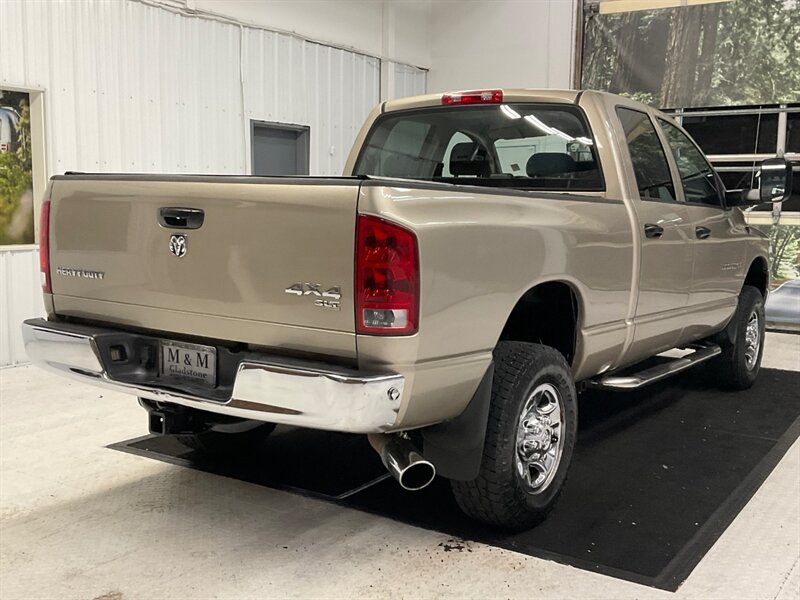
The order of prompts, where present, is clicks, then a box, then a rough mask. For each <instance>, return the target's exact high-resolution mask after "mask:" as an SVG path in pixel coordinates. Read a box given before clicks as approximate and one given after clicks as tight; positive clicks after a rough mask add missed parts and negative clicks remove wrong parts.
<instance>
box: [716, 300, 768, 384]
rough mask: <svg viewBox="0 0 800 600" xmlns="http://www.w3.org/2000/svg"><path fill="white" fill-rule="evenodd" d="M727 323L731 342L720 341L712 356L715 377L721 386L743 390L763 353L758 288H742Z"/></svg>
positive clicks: (749, 382) (762, 308) (750, 379)
mask: <svg viewBox="0 0 800 600" xmlns="http://www.w3.org/2000/svg"><path fill="white" fill-rule="evenodd" d="M731 325H732V326H733V327H734V331H735V332H736V333H735V335H734V336H733V342H728V343H723V344H722V354H721V355H720V356H719V357H718V358H717V359H716V366H717V370H718V375H719V381H720V385H721V386H722V387H724V388H727V389H731V390H746V389H747V388H749V387H751V386H752V385H753V383H755V381H756V377H757V376H758V371H759V369H760V368H761V356H762V355H763V353H764V335H765V329H766V328H765V319H764V298H763V296H762V295H761V292H760V291H759V290H758V289H756V288H754V287H753V286H750V285H746V286H744V287H743V288H742V291H741V293H740V294H739V302H738V304H737V306H736V312H735V313H734V315H733V321H732V323H731Z"/></svg>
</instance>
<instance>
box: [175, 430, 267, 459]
mask: <svg viewBox="0 0 800 600" xmlns="http://www.w3.org/2000/svg"><path fill="white" fill-rule="evenodd" d="M274 429H275V424H274V423H263V424H259V425H256V426H255V427H253V428H252V429H247V430H245V431H237V432H227V431H216V430H214V429H209V430H208V431H203V432H200V433H195V434H182V435H177V436H176V438H177V439H178V441H179V442H180V443H181V444H183V445H184V446H186V447H187V448H191V449H192V450H197V451H198V452H202V453H203V454H207V455H209V456H219V457H224V458H236V457H245V456H248V455H249V454H251V453H253V452H254V451H255V450H257V449H258V447H259V446H260V445H261V444H262V443H263V442H264V440H265V439H267V437H268V436H269V434H271V433H272V431H273V430H274Z"/></svg>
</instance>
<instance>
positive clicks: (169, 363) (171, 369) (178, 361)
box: [161, 342, 217, 387]
mask: <svg viewBox="0 0 800 600" xmlns="http://www.w3.org/2000/svg"><path fill="white" fill-rule="evenodd" d="M161 376H162V377H175V378H179V379H184V380H187V381H192V382H194V383H202V384H205V385H207V386H209V387H214V386H215V385H216V383H217V350H216V348H214V347H213V346H201V345H200V344H184V343H183V342H161Z"/></svg>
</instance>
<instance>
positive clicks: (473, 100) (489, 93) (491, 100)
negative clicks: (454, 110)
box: [442, 90, 503, 106]
mask: <svg viewBox="0 0 800 600" xmlns="http://www.w3.org/2000/svg"><path fill="white" fill-rule="evenodd" d="M502 101H503V90H472V91H470V92H449V93H447V94H444V95H443V96H442V104H444V105H445V106H449V105H451V104H500V103H501V102H502Z"/></svg>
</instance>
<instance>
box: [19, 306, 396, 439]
mask: <svg viewBox="0 0 800 600" xmlns="http://www.w3.org/2000/svg"><path fill="white" fill-rule="evenodd" d="M22 335H23V339H24V342H25V350H26V352H27V353H28V357H29V358H30V359H31V361H32V362H33V363H34V364H36V365H38V366H41V367H44V368H46V369H49V370H51V371H56V372H58V373H61V374H63V375H67V376H69V377H72V378H74V379H79V380H81V381H85V382H86V383H90V384H93V385H98V386H102V387H105V388H111V389H114V390H117V391H119V392H125V393H129V394H135V395H136V396H139V397H141V398H147V399H150V400H155V401H157V402H166V403H172V404H180V405H183V406H189V407H192V408H197V409H200V410H205V411H209V412H214V413H219V414H224V415H229V416H233V417H240V418H243V419H255V420H259V421H268V422H271V423H282V424H286V425H297V426H300V427H309V428H312V429H327V430H331V431H342V432H351V433H378V432H384V431H387V430H390V429H391V428H392V426H393V425H394V423H395V422H396V421H397V414H398V411H399V409H400V403H401V401H402V398H403V388H404V383H405V379H404V377H403V376H402V375H399V374H396V373H362V372H360V371H356V370H354V369H347V368H343V367H333V366H329V365H325V364H322V363H316V362H312V361H303V360H298V359H287V358H284V357H278V356H269V355H264V354H255V353H242V357H241V358H234V359H231V360H234V361H235V374H234V376H233V381H232V385H231V386H230V387H231V391H230V393H229V394H227V397H224V398H219V397H217V398H212V397H204V394H202V393H199V392H197V391H196V389H195V390H192V391H186V390H181V389H179V388H176V387H172V386H167V385H165V384H164V383H163V382H161V383H160V382H159V380H158V373H157V368H155V367H153V366H150V367H146V366H145V367H141V366H140V365H138V364H136V365H133V366H132V367H131V369H129V371H128V372H127V373H126V375H125V376H123V377H121V376H120V375H119V374H116V373H115V372H113V371H114V369H112V368H109V367H108V365H107V364H106V363H107V362H108V361H109V359H108V358H107V356H106V353H105V352H104V350H103V347H104V344H105V345H107V343H108V342H107V341H106V340H109V339H113V341H114V343H115V344H123V345H124V344H126V343H129V344H130V345H131V346H132V347H133V346H135V345H136V344H138V345H139V347H142V344H145V345H146V344H151V345H153V344H155V345H157V344H158V342H159V338H158V337H154V336H143V335H139V334H134V333H127V332H125V331H121V330H116V329H106V328H99V327H89V326H85V325H78V324H70V323H59V322H52V321H46V320H44V319H31V320H29V321H25V322H24V323H23V325H22ZM165 339H166V338H165ZM128 356H131V357H132V361H133V360H140V362H142V364H144V362H143V361H144V359H137V358H136V356H137V354H136V353H135V352H129V353H128ZM209 396H211V394H209ZM217 396H219V394H217Z"/></svg>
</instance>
